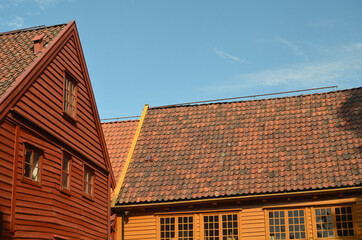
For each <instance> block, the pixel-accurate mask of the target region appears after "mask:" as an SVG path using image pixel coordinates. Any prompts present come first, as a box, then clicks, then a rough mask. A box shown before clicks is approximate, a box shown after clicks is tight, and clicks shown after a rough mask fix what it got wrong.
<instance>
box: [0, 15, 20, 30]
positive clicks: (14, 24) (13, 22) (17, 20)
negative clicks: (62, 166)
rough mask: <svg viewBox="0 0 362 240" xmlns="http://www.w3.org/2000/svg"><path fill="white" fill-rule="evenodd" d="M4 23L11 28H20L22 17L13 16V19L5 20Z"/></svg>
mask: <svg viewBox="0 0 362 240" xmlns="http://www.w3.org/2000/svg"><path fill="white" fill-rule="evenodd" d="M5 25H7V26H9V27H11V28H16V29H20V28H23V27H24V19H23V18H22V17H19V16H15V17H14V18H13V19H11V20H9V21H7V22H6V24H5Z"/></svg>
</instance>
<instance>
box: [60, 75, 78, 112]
mask: <svg viewBox="0 0 362 240" xmlns="http://www.w3.org/2000/svg"><path fill="white" fill-rule="evenodd" d="M64 78H65V80H64V106H63V108H64V109H63V110H64V112H65V113H66V114H67V115H69V116H70V117H72V118H75V109H76V91H77V82H76V81H75V80H74V79H73V78H72V77H71V76H70V75H69V74H67V73H65V77H64Z"/></svg>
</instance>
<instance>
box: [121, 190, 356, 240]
mask: <svg viewBox="0 0 362 240" xmlns="http://www.w3.org/2000/svg"><path fill="white" fill-rule="evenodd" d="M337 195H338V194H335V195H332V196H324V197H323V196H322V197H318V198H313V196H307V197H303V198H300V199H297V198H294V199H293V198H292V199H288V200H287V198H279V199H266V200H265V199H264V200H263V199H259V200H253V201H248V200H246V201H242V202H238V203H236V202H235V201H234V202H225V203H223V204H217V205H216V204H212V203H207V204H203V205H194V206H193V207H192V208H190V207H189V205H187V206H184V207H182V206H175V207H171V206H167V207H162V206H158V207H157V208H156V207H155V208H146V209H145V208H143V209H142V210H141V209H138V208H133V209H129V213H128V216H127V217H126V222H125V240H132V239H137V240H146V239H147V240H148V239H159V237H158V236H157V234H158V233H157V228H158V224H157V217H158V216H171V215H172V216H177V215H183V214H188V215H194V221H195V222H194V229H195V231H194V239H195V240H196V239H201V238H202V235H203V233H202V232H200V231H201V227H202V226H201V224H202V223H201V222H202V217H201V216H202V214H203V213H208V212H214V211H215V212H218V211H222V212H228V210H227V209H230V210H231V211H236V212H240V216H241V219H240V226H239V231H240V232H241V239H242V240H268V239H269V238H268V237H267V230H266V227H267V222H266V220H267V218H266V212H267V210H269V209H285V208H303V209H305V217H306V223H308V224H306V233H307V236H308V238H307V239H308V240H311V239H314V236H313V226H312V224H311V222H312V221H308V220H311V219H312V211H311V209H312V207H313V206H326V205H329V206H333V205H342V204H348V205H353V206H355V215H354V218H355V220H356V223H357V226H356V230H357V234H358V237H357V238H352V239H356V240H357V239H362V192H357V193H351V194H344V195H343V197H341V196H339V197H338V196H337ZM222 209H225V210H222ZM121 223H122V221H121V218H119V219H118V221H117V224H118V225H120V224H121ZM120 232H121V231H120ZM117 236H119V238H117V240H121V238H120V236H121V234H117ZM338 239H343V238H338ZM346 239H349V240H351V238H346Z"/></svg>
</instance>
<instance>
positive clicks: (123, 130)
mask: <svg viewBox="0 0 362 240" xmlns="http://www.w3.org/2000/svg"><path fill="white" fill-rule="evenodd" d="M138 122H139V121H138V120H132V121H117V122H106V123H102V128H103V133H104V138H105V140H106V144H107V149H108V154H109V158H110V160H111V164H112V169H113V173H114V178H115V179H116V182H118V180H119V177H120V175H121V172H122V169H123V166H124V163H125V162H126V159H127V156H128V152H129V150H130V148H131V144H132V141H133V138H134V135H135V133H136V129H137V126H138Z"/></svg>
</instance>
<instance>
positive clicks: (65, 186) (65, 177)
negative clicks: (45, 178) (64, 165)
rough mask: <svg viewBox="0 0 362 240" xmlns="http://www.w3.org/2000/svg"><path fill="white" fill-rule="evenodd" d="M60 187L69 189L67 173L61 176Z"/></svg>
mask: <svg viewBox="0 0 362 240" xmlns="http://www.w3.org/2000/svg"><path fill="white" fill-rule="evenodd" d="M62 186H63V187H64V188H69V178H68V173H66V172H63V175H62Z"/></svg>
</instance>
